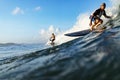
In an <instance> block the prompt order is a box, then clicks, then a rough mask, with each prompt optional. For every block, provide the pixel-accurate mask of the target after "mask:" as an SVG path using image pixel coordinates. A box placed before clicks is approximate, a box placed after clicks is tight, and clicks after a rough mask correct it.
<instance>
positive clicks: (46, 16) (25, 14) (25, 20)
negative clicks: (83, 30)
mask: <svg viewBox="0 0 120 80" xmlns="http://www.w3.org/2000/svg"><path fill="white" fill-rule="evenodd" d="M103 2H106V4H107V5H108V6H109V5H110V2H109V0H0V43H9V42H12V43H36V42H38V43H39V42H40V39H41V37H40V35H39V33H40V31H41V29H45V30H48V28H49V27H50V26H54V27H56V28H59V29H60V30H62V31H65V30H67V29H70V28H71V27H72V26H73V25H74V24H75V22H76V19H77V17H78V16H79V14H81V13H86V12H89V13H91V12H92V11H94V10H95V9H97V8H99V6H100V4H101V3H103Z"/></svg>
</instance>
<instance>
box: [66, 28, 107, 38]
mask: <svg viewBox="0 0 120 80" xmlns="http://www.w3.org/2000/svg"><path fill="white" fill-rule="evenodd" d="M104 30H105V29H99V30H93V31H91V30H90V29H86V30H83V31H77V32H72V33H67V34H64V35H65V36H69V37H78V36H85V35H87V34H89V33H90V32H96V33H100V32H103V31H104Z"/></svg>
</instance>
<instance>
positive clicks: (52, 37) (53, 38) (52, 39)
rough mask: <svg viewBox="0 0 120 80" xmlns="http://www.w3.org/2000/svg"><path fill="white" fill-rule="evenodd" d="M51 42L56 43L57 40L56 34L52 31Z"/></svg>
mask: <svg viewBox="0 0 120 80" xmlns="http://www.w3.org/2000/svg"><path fill="white" fill-rule="evenodd" d="M50 41H51V44H54V41H55V34H54V33H52V36H51V37H50Z"/></svg>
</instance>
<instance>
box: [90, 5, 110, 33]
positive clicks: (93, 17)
mask: <svg viewBox="0 0 120 80" xmlns="http://www.w3.org/2000/svg"><path fill="white" fill-rule="evenodd" d="M105 8H106V3H102V5H101V6H100V8H99V9H97V10H96V11H95V12H94V13H93V14H92V15H91V16H90V24H89V25H90V26H91V31H92V30H94V29H96V28H97V27H98V26H99V25H101V24H102V23H103V20H102V19H101V16H102V15H103V16H104V17H105V18H111V17H110V16H108V15H107V14H106V11H105ZM92 22H94V24H92Z"/></svg>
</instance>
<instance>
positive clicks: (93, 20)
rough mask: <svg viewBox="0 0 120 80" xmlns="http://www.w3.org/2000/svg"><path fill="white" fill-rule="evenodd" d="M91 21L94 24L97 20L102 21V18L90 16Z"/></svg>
mask: <svg viewBox="0 0 120 80" xmlns="http://www.w3.org/2000/svg"><path fill="white" fill-rule="evenodd" d="M89 19H91V20H92V22H95V20H96V19H99V20H100V18H99V17H96V16H92V15H90V17H89Z"/></svg>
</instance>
